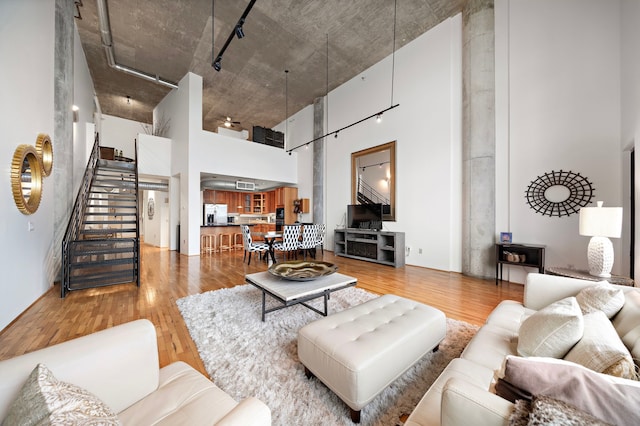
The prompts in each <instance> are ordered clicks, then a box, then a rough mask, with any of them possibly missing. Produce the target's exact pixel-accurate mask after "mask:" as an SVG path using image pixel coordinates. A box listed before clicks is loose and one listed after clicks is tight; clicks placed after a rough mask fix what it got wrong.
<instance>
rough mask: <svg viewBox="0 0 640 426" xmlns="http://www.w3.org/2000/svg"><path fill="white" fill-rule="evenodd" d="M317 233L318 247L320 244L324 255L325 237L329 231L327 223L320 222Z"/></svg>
mask: <svg viewBox="0 0 640 426" xmlns="http://www.w3.org/2000/svg"><path fill="white" fill-rule="evenodd" d="M316 230H317V231H318V232H317V235H316V247H317V246H320V250H321V253H322V255H323V256H324V238H325V235H326V233H327V224H326V223H318V224H317V225H316Z"/></svg>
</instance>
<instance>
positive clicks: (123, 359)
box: [0, 320, 271, 426]
mask: <svg viewBox="0 0 640 426" xmlns="http://www.w3.org/2000/svg"><path fill="white" fill-rule="evenodd" d="M38 363H42V364H44V365H46V366H47V367H48V368H49V369H50V370H51V372H52V373H53V374H54V376H55V377H56V379H58V380H61V381H64V382H68V383H72V384H74V385H77V386H80V387H82V388H84V389H86V390H88V391H89V392H91V393H93V394H94V395H96V396H97V397H98V398H99V399H100V400H102V401H103V402H104V403H105V404H106V405H108V406H109V407H110V408H111V409H112V410H113V411H114V412H115V413H117V415H118V418H119V420H120V421H121V422H122V424H124V425H190V426H192V425H242V426H246V425H256V426H257V425H270V424H271V411H270V410H269V408H268V407H267V406H266V405H265V404H264V403H262V402H261V401H260V400H258V399H257V398H254V397H249V398H246V399H244V400H243V401H241V402H240V403H238V402H236V401H235V400H234V399H233V398H231V396H229V395H228V394H226V393H225V392H223V391H222V390H221V389H220V388H218V387H217V386H216V385H214V384H213V383H212V382H211V381H210V380H208V379H207V378H206V377H205V376H203V375H202V374H200V373H199V372H198V371H196V370H195V369H193V368H192V367H191V366H189V365H188V364H186V363H184V362H175V363H173V364H170V365H168V366H166V367H163V368H159V362H158V343H157V337H156V331H155V328H154V326H153V324H152V323H151V322H149V321H148V320H137V321H132V322H129V323H126V324H122V325H119V326H115V327H112V328H109V329H106V330H103V331H100V332H97V333H93V334H90V335H87V336H83V337H79V338H77V339H73V340H70V341H67V342H64V343H60V344H58V345H55V346H50V347H48V348H44V349H41V350H37V351H34V352H31V353H28V354H25V355H21V356H18V357H15V358H12V359H8V360H5V361H0V378H1V379H0V421H1V420H2V419H3V418H5V416H6V415H7V413H8V410H9V407H10V405H11V403H12V401H13V400H14V399H15V397H16V395H17V394H18V392H19V391H20V389H21V387H22V385H23V383H24V382H25V381H26V379H27V377H28V376H29V373H30V372H31V371H32V370H33V369H34V367H35V366H36V365H37V364H38Z"/></svg>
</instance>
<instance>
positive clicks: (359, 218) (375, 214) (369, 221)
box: [347, 204, 382, 229]
mask: <svg viewBox="0 0 640 426" xmlns="http://www.w3.org/2000/svg"><path fill="white" fill-rule="evenodd" d="M347 228H358V229H382V204H349V205H347Z"/></svg>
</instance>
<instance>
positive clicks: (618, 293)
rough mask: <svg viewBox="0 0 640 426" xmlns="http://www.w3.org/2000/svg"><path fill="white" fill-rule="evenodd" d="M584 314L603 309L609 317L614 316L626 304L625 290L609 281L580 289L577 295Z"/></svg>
mask: <svg viewBox="0 0 640 426" xmlns="http://www.w3.org/2000/svg"><path fill="white" fill-rule="evenodd" d="M576 299H577V300H578V305H580V309H582V313H583V314H585V315H586V314H589V313H591V312H595V311H602V312H604V313H605V315H606V316H607V318H613V316H614V315H615V314H617V313H618V311H619V310H620V309H622V307H623V306H624V292H623V291H622V290H621V289H619V288H615V287H614V286H612V285H611V284H609V283H608V282H607V281H602V282H599V283H598V284H596V285H592V286H590V287H587V288H583V289H582V290H580V293H578V294H577V295H576Z"/></svg>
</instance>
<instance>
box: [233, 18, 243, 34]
mask: <svg viewBox="0 0 640 426" xmlns="http://www.w3.org/2000/svg"><path fill="white" fill-rule="evenodd" d="M242 25H244V19H241V20H240V21H239V22H238V24H237V25H236V29H235V31H236V37H238V38H243V37H244V30H243V29H242Z"/></svg>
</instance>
